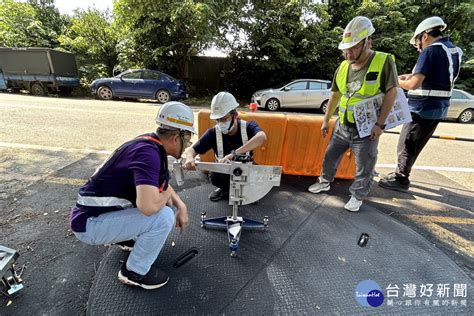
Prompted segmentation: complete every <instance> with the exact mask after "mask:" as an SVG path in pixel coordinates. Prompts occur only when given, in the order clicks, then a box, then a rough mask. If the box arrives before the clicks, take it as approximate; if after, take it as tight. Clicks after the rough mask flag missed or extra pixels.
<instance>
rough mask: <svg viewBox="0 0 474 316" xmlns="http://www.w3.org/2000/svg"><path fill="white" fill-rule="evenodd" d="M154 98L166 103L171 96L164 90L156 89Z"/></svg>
mask: <svg viewBox="0 0 474 316" xmlns="http://www.w3.org/2000/svg"><path fill="white" fill-rule="evenodd" d="M156 99H157V100H158V101H159V102H160V103H166V102H168V101H169V100H171V96H170V93H169V92H168V91H166V90H158V92H157V93H156Z"/></svg>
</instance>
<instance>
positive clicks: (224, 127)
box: [217, 119, 233, 134]
mask: <svg viewBox="0 0 474 316" xmlns="http://www.w3.org/2000/svg"><path fill="white" fill-rule="evenodd" d="M232 121H233V119H232V120H230V121H227V122H219V123H217V128H218V129H219V130H220V131H221V132H222V134H227V133H229V130H230V126H231V124H232Z"/></svg>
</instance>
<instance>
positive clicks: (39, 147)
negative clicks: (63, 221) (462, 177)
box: [0, 142, 474, 173]
mask: <svg viewBox="0 0 474 316" xmlns="http://www.w3.org/2000/svg"><path fill="white" fill-rule="evenodd" d="M0 147H4V148H18V149H35V150H50V151H67V152H79V153H94V154H106V155H110V154H111V153H112V151H110V150H94V149H80V148H64V147H51V146H42V145H30V144H18V143H3V142H0ZM375 167H376V168H391V169H395V168H396V167H397V165H396V164H383V163H382V164H377V165H376V166H375ZM413 169H417V170H433V171H450V172H467V173H474V168H462V167H441V166H414V167H413Z"/></svg>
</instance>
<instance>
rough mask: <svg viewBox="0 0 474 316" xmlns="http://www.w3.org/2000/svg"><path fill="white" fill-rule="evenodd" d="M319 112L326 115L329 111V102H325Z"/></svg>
mask: <svg viewBox="0 0 474 316" xmlns="http://www.w3.org/2000/svg"><path fill="white" fill-rule="evenodd" d="M319 110H320V111H321V113H323V114H326V111H327V110H328V100H326V101H324V102H323V103H322V104H321V107H320V108H319Z"/></svg>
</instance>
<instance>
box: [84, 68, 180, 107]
mask: <svg viewBox="0 0 474 316" xmlns="http://www.w3.org/2000/svg"><path fill="white" fill-rule="evenodd" d="M91 92H92V94H93V95H96V96H97V97H98V98H100V99H102V100H111V99H113V98H131V99H156V100H158V101H159V102H160V103H165V102H168V101H171V100H173V101H177V100H182V99H187V98H188V97H189V95H188V92H187V89H186V85H185V84H184V82H182V81H180V80H176V79H174V78H173V77H171V76H170V75H167V74H165V73H162V72H159V71H155V70H149V69H129V70H126V71H124V72H122V73H120V74H118V75H117V76H115V77H113V78H101V79H96V80H94V81H93V82H92V84H91Z"/></svg>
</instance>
